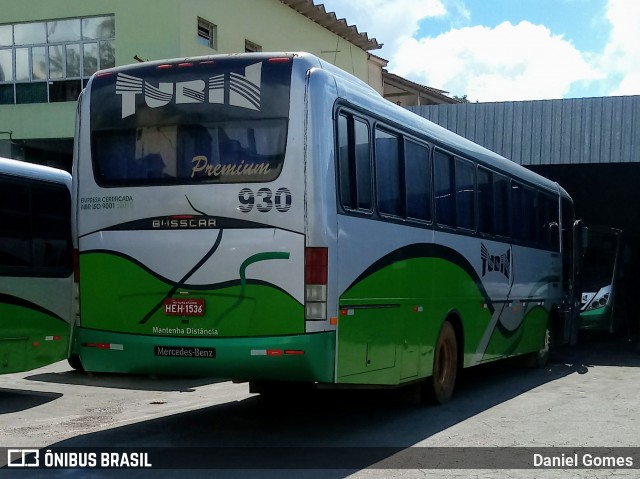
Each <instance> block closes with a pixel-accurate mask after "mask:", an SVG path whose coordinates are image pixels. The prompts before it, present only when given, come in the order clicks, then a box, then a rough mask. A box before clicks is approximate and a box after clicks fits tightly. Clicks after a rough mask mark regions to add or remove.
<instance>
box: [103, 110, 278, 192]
mask: <svg viewBox="0 0 640 479" xmlns="http://www.w3.org/2000/svg"><path fill="white" fill-rule="evenodd" d="M286 132H287V128H286V121H285V120H257V121H251V122H243V121H238V122H232V123H225V124H191V125H158V126H146V127H140V128H135V129H122V130H108V131H98V132H94V134H93V138H92V140H93V142H92V143H93V144H92V146H93V148H92V151H93V160H94V166H95V173H96V177H97V179H98V180H99V183H101V184H106V185H140V184H142V185H152V184H190V183H201V182H207V183H211V182H215V183H237V182H243V183H244V182H256V181H272V180H274V179H275V178H276V177H277V176H278V174H279V173H280V170H281V168H282V162H283V159H284V151H285V142H286Z"/></svg>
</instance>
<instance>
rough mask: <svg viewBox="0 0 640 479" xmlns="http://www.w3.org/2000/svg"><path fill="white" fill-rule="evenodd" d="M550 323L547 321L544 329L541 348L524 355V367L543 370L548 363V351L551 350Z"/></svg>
mask: <svg viewBox="0 0 640 479" xmlns="http://www.w3.org/2000/svg"><path fill="white" fill-rule="evenodd" d="M550 323H551V321H547V327H546V328H544V341H543V343H542V348H540V349H539V350H538V351H535V352H533V353H529V354H525V356H524V365H525V366H526V367H529V368H538V369H541V368H544V367H545V366H546V365H547V363H548V362H549V351H550V349H551V337H552V335H551V324H550Z"/></svg>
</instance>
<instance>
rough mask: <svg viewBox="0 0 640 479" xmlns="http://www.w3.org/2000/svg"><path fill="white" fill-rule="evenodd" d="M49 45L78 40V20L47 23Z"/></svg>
mask: <svg viewBox="0 0 640 479" xmlns="http://www.w3.org/2000/svg"><path fill="white" fill-rule="evenodd" d="M47 32H48V34H49V43H56V42H72V41H76V40H80V19H79V18H78V19H73V20H59V21H57V22H47Z"/></svg>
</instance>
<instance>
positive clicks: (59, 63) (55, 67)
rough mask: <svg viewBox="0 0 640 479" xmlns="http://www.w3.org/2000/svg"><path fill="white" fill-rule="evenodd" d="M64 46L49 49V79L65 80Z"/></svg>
mask: <svg viewBox="0 0 640 479" xmlns="http://www.w3.org/2000/svg"><path fill="white" fill-rule="evenodd" d="M64 53H65V49H64V45H54V46H51V47H49V78H51V79H59V78H64Z"/></svg>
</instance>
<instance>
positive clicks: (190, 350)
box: [74, 328, 335, 382]
mask: <svg viewBox="0 0 640 479" xmlns="http://www.w3.org/2000/svg"><path fill="white" fill-rule="evenodd" d="M75 333H76V337H75V341H74V343H75V345H76V353H78V354H79V355H80V360H81V361H82V366H83V367H84V369H85V370H86V371H90V372H113V373H129V374H159V375H162V374H166V375H178V376H215V377H219V378H225V379H233V380H248V381H255V380H265V381H304V382H333V378H334V358H335V333H334V332H323V333H314V334H300V335H291V336H270V337H240V338H235V337H225V338H218V337H216V338H201V337H199V338H185V337H164V336H144V335H133V334H125V333H113V332H105V331H97V330H92V329H84V328H77V329H76V331H75Z"/></svg>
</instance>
